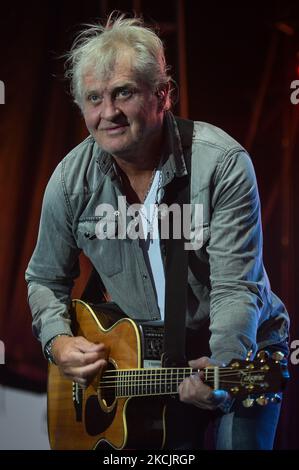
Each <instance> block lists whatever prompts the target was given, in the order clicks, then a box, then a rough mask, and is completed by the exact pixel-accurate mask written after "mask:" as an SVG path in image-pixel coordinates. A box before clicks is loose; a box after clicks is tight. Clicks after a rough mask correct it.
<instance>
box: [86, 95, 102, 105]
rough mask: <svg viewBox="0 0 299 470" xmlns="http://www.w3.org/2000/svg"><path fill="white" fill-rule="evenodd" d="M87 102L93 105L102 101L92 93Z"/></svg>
mask: <svg viewBox="0 0 299 470" xmlns="http://www.w3.org/2000/svg"><path fill="white" fill-rule="evenodd" d="M87 100H88V101H90V102H91V103H93V104H96V103H98V102H99V101H100V97H99V96H98V95H96V94H95V93H92V94H90V95H88V97H87Z"/></svg>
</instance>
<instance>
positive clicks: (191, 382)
mask: <svg viewBox="0 0 299 470" xmlns="http://www.w3.org/2000/svg"><path fill="white" fill-rule="evenodd" d="M189 365H190V367H192V368H193V369H204V368H205V367H208V366H220V367H223V364H221V363H220V362H217V361H214V360H212V359H210V358H208V357H201V358H199V359H195V360H193V361H189ZM202 378H203V373H201V372H199V373H195V374H192V375H191V376H190V377H188V378H187V379H185V380H184V381H183V382H182V383H181V384H180V385H179V395H180V400H181V401H183V402H185V403H190V404H193V405H195V406H197V407H199V408H202V409H203V410H214V409H216V408H217V407H218V406H219V405H221V404H222V403H223V402H224V401H225V400H227V399H228V398H229V394H228V393H227V392H226V391H225V390H213V389H212V388H211V387H209V385H206V384H205V383H204V382H203V381H202Z"/></svg>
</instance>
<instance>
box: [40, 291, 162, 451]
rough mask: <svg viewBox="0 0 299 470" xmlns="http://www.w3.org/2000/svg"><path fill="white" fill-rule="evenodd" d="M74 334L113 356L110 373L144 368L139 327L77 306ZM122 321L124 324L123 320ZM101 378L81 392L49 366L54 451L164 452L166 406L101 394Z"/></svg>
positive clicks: (156, 399)
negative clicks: (102, 346)
mask: <svg viewBox="0 0 299 470" xmlns="http://www.w3.org/2000/svg"><path fill="white" fill-rule="evenodd" d="M73 307H74V309H73V310H74V312H73V313H74V317H73V328H72V331H73V333H74V335H75V336H84V337H85V338H86V339H88V340H89V341H91V342H94V343H100V342H101V343H104V344H105V345H106V347H107V349H108V350H109V366H108V369H139V368H142V367H143V358H142V337H141V333H140V330H139V328H138V326H137V324H136V323H135V322H134V321H132V320H130V319H129V318H127V317H122V318H121V317H120V315H118V314H116V313H115V312H114V311H109V310H108V309H106V310H103V309H101V311H97V310H96V307H95V308H94V309H93V308H91V307H90V306H89V305H87V304H86V303H84V302H82V301H80V300H75V301H73ZM119 317H120V318H119ZM98 384H99V377H95V379H94V380H93V382H92V383H91V384H90V385H89V386H88V387H87V388H86V389H84V390H83V389H82V388H81V387H80V386H78V385H77V384H74V383H73V382H71V381H70V380H68V379H66V378H64V377H62V376H61V374H60V372H59V369H58V367H57V366H55V365H49V376H48V432H49V438H50V445H51V448H52V449H71V450H76V449H96V448H109V447H110V448H111V447H112V448H115V449H124V448H127V449H138V448H162V447H163V444H164V440H165V425H164V414H165V402H164V400H163V399H162V398H159V397H156V396H155V397H129V398H127V397H125V398H122V397H120V398H115V395H114V394H110V395H109V394H108V392H107V393H103V390H102V391H100V389H99V387H98Z"/></svg>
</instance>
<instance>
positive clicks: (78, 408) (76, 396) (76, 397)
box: [73, 382, 83, 422]
mask: <svg viewBox="0 0 299 470" xmlns="http://www.w3.org/2000/svg"><path fill="white" fill-rule="evenodd" d="M73 404H74V408H75V413H76V421H78V422H81V421H82V412H83V410H82V408H83V390H82V387H80V385H79V384H77V383H76V382H73Z"/></svg>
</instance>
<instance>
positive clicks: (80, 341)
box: [52, 336, 108, 386]
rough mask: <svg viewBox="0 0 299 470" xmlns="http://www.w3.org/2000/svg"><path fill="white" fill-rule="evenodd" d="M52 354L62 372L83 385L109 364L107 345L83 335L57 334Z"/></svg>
mask: <svg viewBox="0 0 299 470" xmlns="http://www.w3.org/2000/svg"><path fill="white" fill-rule="evenodd" d="M52 354H53V358H54V360H55V363H56V364H57V366H58V367H59V370H60V372H61V373H62V374H63V375H64V376H65V377H67V378H68V379H70V380H72V381H73V382H76V383H78V384H80V385H83V386H86V385H88V384H89V383H90V381H91V380H92V379H93V377H94V376H95V375H96V374H97V373H98V372H100V371H101V369H103V368H105V367H106V366H107V360H106V359H107V355H108V353H107V349H106V348H105V345H104V344H103V343H100V344H95V343H91V342H90V341H88V340H87V339H85V338H83V336H76V337H72V336H57V338H55V339H54V341H53V344H52Z"/></svg>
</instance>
